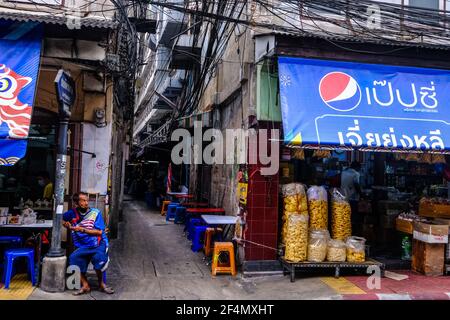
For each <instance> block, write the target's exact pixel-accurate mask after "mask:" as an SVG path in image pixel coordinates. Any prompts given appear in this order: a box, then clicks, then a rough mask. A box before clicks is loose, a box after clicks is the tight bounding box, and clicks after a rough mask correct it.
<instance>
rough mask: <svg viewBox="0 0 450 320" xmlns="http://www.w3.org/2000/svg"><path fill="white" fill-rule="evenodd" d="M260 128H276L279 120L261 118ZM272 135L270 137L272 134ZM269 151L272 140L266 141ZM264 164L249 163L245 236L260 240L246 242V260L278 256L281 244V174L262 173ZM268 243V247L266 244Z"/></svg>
mask: <svg viewBox="0 0 450 320" xmlns="http://www.w3.org/2000/svg"><path fill="white" fill-rule="evenodd" d="M258 125H259V128H260V129H265V128H275V129H276V128H277V127H278V126H279V124H276V123H275V124H274V123H264V122H259V124H258ZM269 139H270V138H269ZM267 144H268V150H269V152H271V151H270V142H269V141H267ZM261 167H263V166H262V165H261V164H255V165H249V170H248V172H249V186H248V202H247V218H246V222H247V231H246V234H245V239H246V240H248V241H251V242H255V243H257V244H261V245H264V247H263V246H259V245H256V244H251V243H246V244H245V260H247V261H249V260H275V259H276V258H277V251H276V248H277V244H278V194H279V184H280V182H279V175H278V174H276V175H273V176H262V175H261V173H260V171H259V169H260V168H261ZM267 247H269V248H267Z"/></svg>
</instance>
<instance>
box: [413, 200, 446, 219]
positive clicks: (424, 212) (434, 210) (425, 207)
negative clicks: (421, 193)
mask: <svg viewBox="0 0 450 320" xmlns="http://www.w3.org/2000/svg"><path fill="white" fill-rule="evenodd" d="M419 216H422V217H428V218H450V205H446V204H432V203H429V202H421V203H420V204H419Z"/></svg>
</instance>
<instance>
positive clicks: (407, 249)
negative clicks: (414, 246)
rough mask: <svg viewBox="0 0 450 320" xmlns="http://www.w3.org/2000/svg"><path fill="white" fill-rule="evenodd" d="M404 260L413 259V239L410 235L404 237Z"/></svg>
mask: <svg viewBox="0 0 450 320" xmlns="http://www.w3.org/2000/svg"><path fill="white" fill-rule="evenodd" d="M402 260H411V241H410V240H409V236H404V237H403V239H402Z"/></svg>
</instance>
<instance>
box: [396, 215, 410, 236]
mask: <svg viewBox="0 0 450 320" xmlns="http://www.w3.org/2000/svg"><path fill="white" fill-rule="evenodd" d="M395 229H397V230H398V231H400V232H404V233H407V234H413V230H414V224H413V221H408V220H404V219H400V218H397V219H395Z"/></svg>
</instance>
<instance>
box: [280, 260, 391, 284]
mask: <svg viewBox="0 0 450 320" xmlns="http://www.w3.org/2000/svg"><path fill="white" fill-rule="evenodd" d="M280 261H281V264H282V265H283V268H284V269H286V270H287V271H288V272H290V274H291V282H295V270H296V269H303V270H312V269H318V268H334V270H335V271H334V276H335V277H336V278H339V276H340V269H341V268H356V269H367V268H368V267H370V266H378V267H379V268H380V270H381V276H382V277H384V270H385V265H384V263H381V262H378V261H376V260H373V259H367V260H366V261H364V262H360V263H354V262H309V261H304V262H296V263H293V262H289V261H286V260H285V259H283V258H280Z"/></svg>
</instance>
